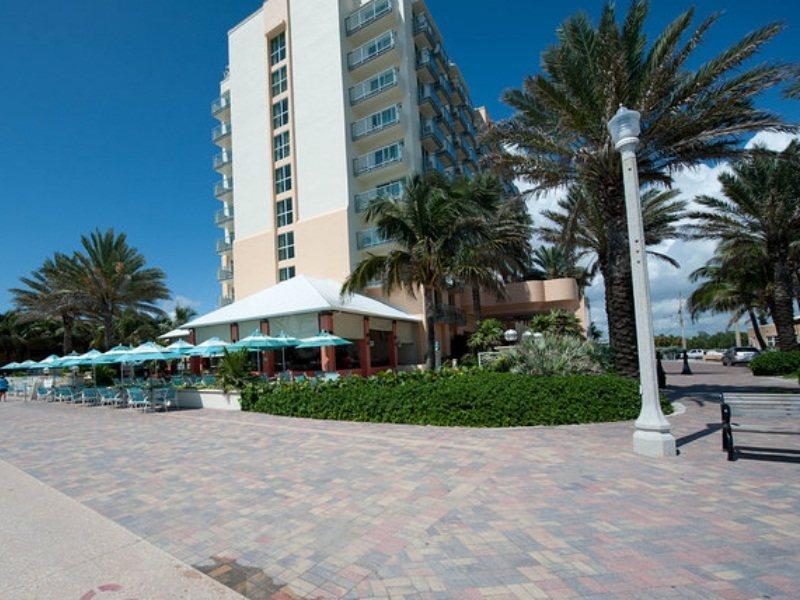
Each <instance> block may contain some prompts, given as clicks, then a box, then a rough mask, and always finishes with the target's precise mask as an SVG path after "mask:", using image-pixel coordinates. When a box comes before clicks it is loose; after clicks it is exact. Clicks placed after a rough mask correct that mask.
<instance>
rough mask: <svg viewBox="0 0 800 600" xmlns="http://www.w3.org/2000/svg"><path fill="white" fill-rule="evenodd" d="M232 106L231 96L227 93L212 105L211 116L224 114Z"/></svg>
mask: <svg viewBox="0 0 800 600" xmlns="http://www.w3.org/2000/svg"><path fill="white" fill-rule="evenodd" d="M230 106H231V95H230V93H229V92H225V93H224V94H222V95H221V96H220V97H219V98H217V99H216V100H214V101H213V102H212V103H211V114H212V115H216V114H217V113H220V112H222V111H223V110H225V109H226V108H230Z"/></svg>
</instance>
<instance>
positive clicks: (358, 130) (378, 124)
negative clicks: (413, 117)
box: [353, 104, 401, 140]
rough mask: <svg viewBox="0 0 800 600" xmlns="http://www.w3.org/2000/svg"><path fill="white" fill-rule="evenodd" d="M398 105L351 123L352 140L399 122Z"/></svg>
mask: <svg viewBox="0 0 800 600" xmlns="http://www.w3.org/2000/svg"><path fill="white" fill-rule="evenodd" d="M400 108H401V107H400V105H399V104H395V105H394V106H390V107H389V108H385V109H383V110H381V111H378V112H376V113H373V114H371V115H369V116H367V117H364V118H363V119H359V120H358V121H356V122H355V123H353V139H354V140H357V139H358V138H362V137H364V136H365V135H369V134H371V133H375V132H376V131H380V130H381V129H386V128H387V127H391V126H392V125H397V123H399V122H400Z"/></svg>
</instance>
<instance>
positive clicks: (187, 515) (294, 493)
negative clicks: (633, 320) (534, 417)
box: [0, 365, 800, 599]
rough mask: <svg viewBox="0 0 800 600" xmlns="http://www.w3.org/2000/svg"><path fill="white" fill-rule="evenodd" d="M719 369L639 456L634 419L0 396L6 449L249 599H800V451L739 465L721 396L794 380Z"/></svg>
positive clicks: (764, 439) (693, 387)
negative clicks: (394, 414) (451, 419)
mask: <svg viewBox="0 0 800 600" xmlns="http://www.w3.org/2000/svg"><path fill="white" fill-rule="evenodd" d="M675 368H676V365H668V370H675ZM721 369H722V368H721V367H709V366H707V365H699V366H698V370H703V371H708V370H712V371H713V370H716V371H719V370H721ZM723 373H724V376H720V375H719V374H714V373H706V374H701V375H698V376H696V377H693V378H686V377H683V378H682V377H680V376H674V377H671V378H670V380H669V383H671V384H680V386H681V387H682V388H685V389H683V391H680V390H678V391H676V392H674V393H675V394H676V395H683V396H684V397H687V398H690V399H687V400H686V401H685V403H686V406H687V411H686V413H685V414H682V415H677V416H674V417H672V419H671V420H672V423H673V425H674V429H675V432H676V435H677V437H678V438H679V444H680V449H681V455H680V456H679V457H677V458H674V459H669V460H654V459H653V460H651V459H646V458H642V457H639V456H636V455H634V454H632V452H631V451H630V448H631V432H632V425H631V423H612V424H599V425H581V426H567V427H539V428H519V429H506V430H500V429H493V430H477V429H464V428H450V429H447V428H436V427H415V426H398V425H376V424H359V423H338V422H324V421H311V420H302V419H289V418H280V417H270V416H266V415H257V414H249V413H225V412H214V411H184V412H180V413H171V414H169V415H164V414H145V415H142V414H134V413H130V412H128V411H121V410H114V409H108V408H92V407H75V406H61V405H52V404H51V405H42V404H33V403H28V404H20V403H8V404H3V405H0V458H2V459H4V460H6V461H8V462H10V463H12V464H14V465H15V466H17V467H18V468H20V469H23V470H24V471H26V472H27V473H29V474H31V475H32V476H34V477H36V478H37V479H39V480H40V481H42V482H44V483H46V484H48V485H50V486H53V487H54V488H56V489H58V490H60V491H62V492H64V493H65V494H67V495H69V496H71V497H72V498H74V499H76V500H78V501H79V502H81V503H83V504H85V505H86V506H88V507H90V508H92V509H94V510H96V511H97V512H99V513H100V514H102V515H104V516H106V517H108V518H109V519H111V520H113V521H116V522H117V523H119V524H121V525H123V526H124V527H126V528H128V529H129V530H130V531H132V532H133V533H134V534H135V535H137V536H140V537H142V538H144V539H146V540H147V541H149V542H151V543H152V544H154V545H155V546H157V547H159V548H161V549H162V550H165V551H166V552H168V553H169V554H171V555H173V556H175V557H176V558H178V559H179V560H182V561H184V562H185V563H187V564H191V565H194V566H196V567H197V568H198V569H200V570H201V571H204V572H206V573H209V574H210V575H211V576H212V577H214V578H216V579H218V580H219V581H221V582H223V583H225V584H226V585H229V586H231V587H232V588H234V589H236V590H238V591H240V592H241V593H243V594H244V595H245V596H247V597H249V598H276V599H277V598H299V597H312V598H314V597H318V598H337V597H346V598H368V597H380V598H385V597H397V598H401V597H408V598H439V597H441V598H459V599H462V598H570V597H592V598H754V597H771V598H773V599H774V598H786V599H789V598H791V599H796V598H798V597H800V465H798V464H797V463H793V462H785V461H774V460H771V461H767V460H760V458H774V457H771V456H769V455H767V456H754V459H744V460H739V461H737V462H732V463H731V462H728V461H726V460H725V456H724V454H723V453H722V452H721V450H720V439H719V432H718V431H717V430H716V427H717V424H718V423H719V407H718V406H717V405H716V404H715V403H713V397H712V396H707V395H705V394H709V393H714V392H716V391H717V389H716V388H717V387H718V386H719V385H720V382H724V385H726V386H732V387H736V388H742V387H745V386H750V385H764V384H765V383H766V384H768V385H773V384H774V385H780V386H789V385H792V384H791V382H788V381H782V380H777V379H775V380H762V381H760V382H756V381H754V380H753V379H752V378H751V376H750V375H749V374H748V372H747V370H746V369H735V370H728V371H723ZM687 385H688V386H690V387H688V388H687ZM744 441H746V440H744ZM753 444H754V445H759V446H777V447H783V448H789V449H795V450H798V449H800V447H798V442H797V441H796V440H791V439H780V438H777V439H771V438H770V437H768V436H759V437H758V439H757V440H756V439H754V440H753ZM755 458H759V460H756V459H755ZM790 458H791V457H790ZM0 595H1V594H0Z"/></svg>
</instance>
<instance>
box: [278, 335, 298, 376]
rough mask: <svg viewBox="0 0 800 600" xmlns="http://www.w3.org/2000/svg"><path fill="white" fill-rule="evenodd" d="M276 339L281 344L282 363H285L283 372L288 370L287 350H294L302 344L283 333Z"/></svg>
mask: <svg viewBox="0 0 800 600" xmlns="http://www.w3.org/2000/svg"><path fill="white" fill-rule="evenodd" d="M275 339H276V340H278V341H279V342H280V344H281V346H280V349H281V363H283V370H284V371H285V370H286V349H287V348H293V347H295V346H297V344H299V343H300V340H298V339H297V338H296V337H292V336H290V335H286V334H285V333H284V332H283V331H281V332H280V333H279V334H278V335H277V336H275Z"/></svg>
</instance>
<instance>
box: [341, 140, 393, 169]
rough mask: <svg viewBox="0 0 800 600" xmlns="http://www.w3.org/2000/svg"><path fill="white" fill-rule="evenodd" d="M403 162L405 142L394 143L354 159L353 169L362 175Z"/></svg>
mask: <svg viewBox="0 0 800 600" xmlns="http://www.w3.org/2000/svg"><path fill="white" fill-rule="evenodd" d="M401 160H403V142H394V143H393V144H389V145H388V146H384V147H383V148H378V149H377V150H375V151H374V152H370V153H369V154H364V155H362V156H359V157H357V158H355V159H353V169H354V171H355V174H356V175H361V174H363V173H366V172H368V171H373V170H375V169H380V168H381V167H385V166H387V165H390V164H392V163H396V162H400V161H401Z"/></svg>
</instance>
